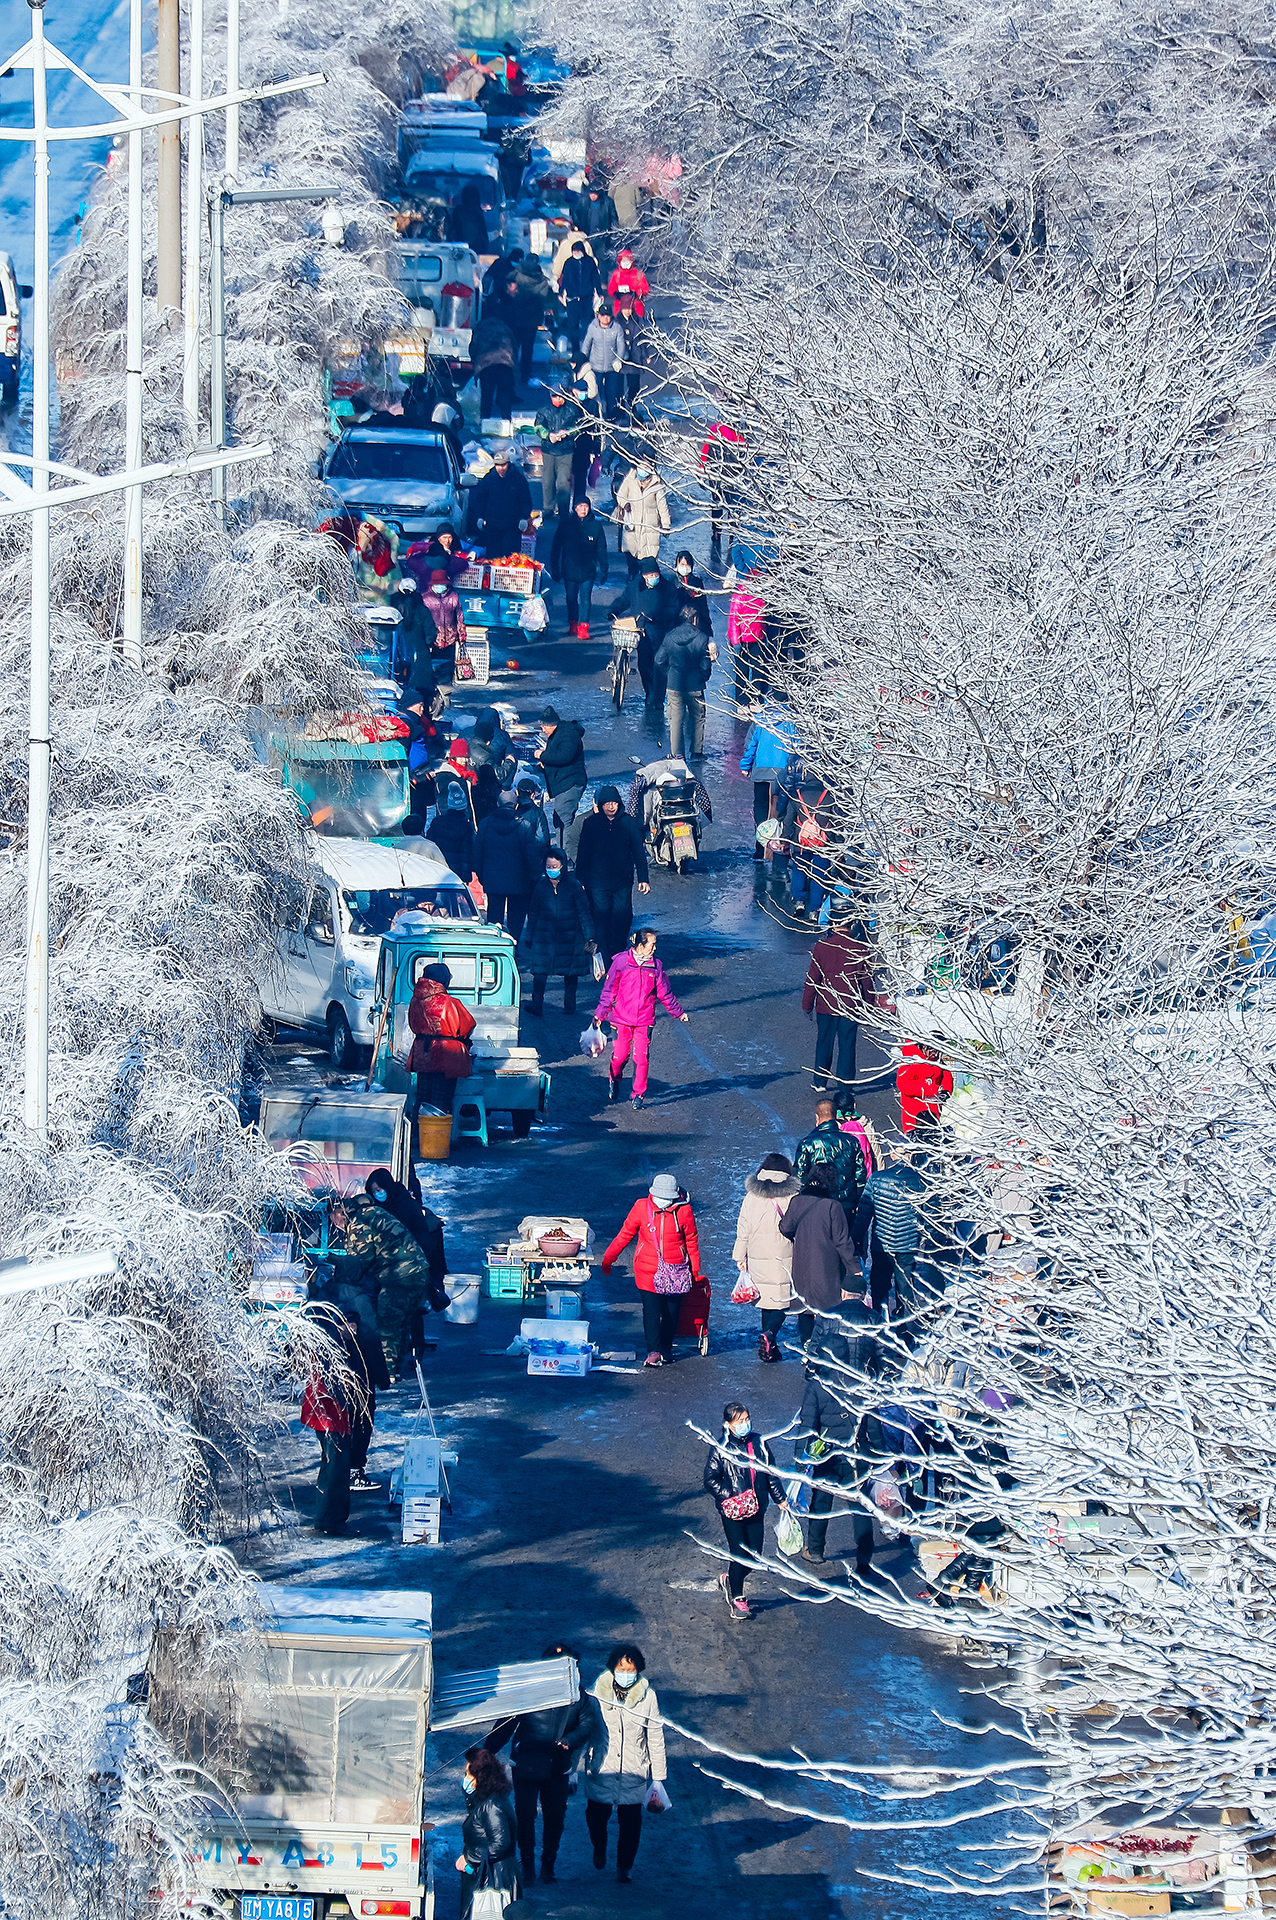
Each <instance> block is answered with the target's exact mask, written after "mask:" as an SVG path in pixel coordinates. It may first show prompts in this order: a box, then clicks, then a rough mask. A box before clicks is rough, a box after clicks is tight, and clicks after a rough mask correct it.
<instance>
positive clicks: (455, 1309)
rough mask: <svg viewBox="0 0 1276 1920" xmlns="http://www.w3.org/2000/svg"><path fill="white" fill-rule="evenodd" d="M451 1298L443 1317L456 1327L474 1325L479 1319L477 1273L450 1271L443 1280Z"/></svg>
mask: <svg viewBox="0 0 1276 1920" xmlns="http://www.w3.org/2000/svg"><path fill="white" fill-rule="evenodd" d="M443 1284H444V1286H445V1287H446V1288H447V1291H448V1293H449V1294H450V1296H451V1298H450V1300H449V1303H448V1306H447V1309H446V1311H445V1312H444V1315H443V1318H444V1319H445V1320H450V1321H451V1322H452V1325H453V1326H454V1327H472V1326H473V1325H474V1322H475V1321H476V1320H477V1319H478V1303H479V1277H478V1275H477V1274H476V1273H449V1275H448V1276H447V1279H446V1280H445V1281H444V1282H443Z"/></svg>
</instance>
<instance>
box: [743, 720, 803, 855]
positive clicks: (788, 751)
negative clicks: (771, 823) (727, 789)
mask: <svg viewBox="0 0 1276 1920" xmlns="http://www.w3.org/2000/svg"><path fill="white" fill-rule="evenodd" d="M796 756H797V732H796V729H795V728H794V725H793V721H792V718H791V717H790V715H789V713H788V710H787V709H786V708H784V707H781V706H779V705H772V706H771V707H769V708H768V709H767V710H766V711H765V712H764V713H761V714H759V715H758V718H757V719H756V720H755V721H754V723H753V725H752V726H751V727H750V728H749V732H748V737H747V738H746V740H745V743H744V752H743V753H742V754H741V755H740V772H741V773H742V774H743V775H744V777H745V779H746V780H750V779H751V780H752V781H753V824H754V827H755V829H756V828H757V827H760V826H761V825H762V822H763V821H764V820H777V821H778V819H779V817H780V814H781V813H782V811H783V807H782V805H781V803H780V802H781V796H783V797H784V799H785V800H786V801H787V795H788V787H789V784H790V782H791V780H792V777H793V773H792V770H793V767H794V763H795V760H796ZM763 857H764V848H763V845H762V843H761V841H759V839H758V837H757V834H756V831H755V833H754V838H753V858H754V859H755V860H761V859H762V858H763Z"/></svg>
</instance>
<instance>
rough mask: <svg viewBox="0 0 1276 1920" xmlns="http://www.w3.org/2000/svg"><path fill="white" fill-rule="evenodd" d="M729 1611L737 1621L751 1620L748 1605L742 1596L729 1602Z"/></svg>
mask: <svg viewBox="0 0 1276 1920" xmlns="http://www.w3.org/2000/svg"><path fill="white" fill-rule="evenodd" d="M731 1611H732V1613H733V1614H734V1615H735V1617H736V1619H737V1620H749V1619H751V1618H752V1615H751V1614H750V1612H749V1603H748V1601H747V1600H746V1599H744V1598H743V1596H742V1597H741V1598H740V1599H739V1600H733V1601H732V1602H731Z"/></svg>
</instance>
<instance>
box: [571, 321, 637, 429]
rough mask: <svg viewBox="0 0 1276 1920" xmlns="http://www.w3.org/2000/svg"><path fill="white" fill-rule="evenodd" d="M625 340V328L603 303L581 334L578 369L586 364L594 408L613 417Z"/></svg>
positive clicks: (618, 391)
mask: <svg viewBox="0 0 1276 1920" xmlns="http://www.w3.org/2000/svg"><path fill="white" fill-rule="evenodd" d="M627 347H628V342H627V341H626V339H625V329H624V327H623V326H622V325H621V323H620V321H619V320H617V319H616V318H615V316H614V315H613V314H612V313H611V311H610V309H609V308H607V307H600V308H599V310H598V312H597V313H596V314H595V315H594V317H593V319H592V320H591V321H590V323H589V325H588V326H587V327H586V328H585V332H584V334H583V336H582V338H581V343H580V355H581V366H580V371H581V373H582V374H583V373H584V372H585V369H586V368H588V369H589V371H590V372H591V373H592V374H593V376H594V379H595V381H596V382H597V385H598V411H599V413H600V414H601V415H602V417H603V418H604V419H606V420H614V419H615V417H616V408H617V406H618V405H619V402H620V386H621V375H622V373H623V371H624V365H625V353H626V351H627Z"/></svg>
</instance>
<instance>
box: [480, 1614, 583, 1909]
mask: <svg viewBox="0 0 1276 1920" xmlns="http://www.w3.org/2000/svg"><path fill="white" fill-rule="evenodd" d="M564 1655H566V1656H567V1657H568V1658H569V1659H572V1660H575V1659H576V1658H577V1654H576V1649H575V1648H574V1647H569V1646H568V1645H567V1644H566V1642H565V1641H562V1640H556V1641H555V1642H554V1644H553V1646H552V1647H546V1649H545V1651H544V1653H543V1654H542V1655H541V1659H542V1660H560V1659H562V1657H563V1656H564ZM592 1730H593V1720H592V1715H591V1713H590V1709H589V1696H588V1695H587V1694H584V1693H582V1694H581V1696H580V1698H579V1699H578V1700H575V1701H573V1703H572V1704H571V1705H570V1706H566V1707H546V1708H545V1709H544V1710H543V1711H542V1712H539V1713H520V1714H511V1716H510V1717H509V1719H508V1720H498V1721H497V1723H496V1725H495V1726H494V1727H493V1728H492V1731H491V1732H490V1733H489V1734H488V1736H487V1739H486V1740H485V1741H484V1742H483V1745H484V1746H485V1747H486V1748H487V1750H488V1752H489V1753H499V1752H500V1750H501V1748H502V1747H503V1746H504V1745H505V1744H506V1742H507V1741H511V1742H512V1744H511V1746H510V1759H511V1760H512V1761H513V1763H514V1817H515V1819H516V1820H517V1822H518V1851H519V1856H520V1858H521V1859H522V1863H523V1878H524V1880H526V1881H529V1882H530V1881H532V1880H534V1879H535V1878H536V1802H537V1799H538V1798H539V1800H540V1803H541V1812H542V1814H543V1815H544V1817H545V1831H544V1833H543V1835H542V1836H541V1880H542V1882H543V1883H546V1884H553V1882H554V1881H555V1879H556V1877H557V1876H556V1875H555V1873H554V1862H555V1860H556V1859H557V1858H558V1847H559V1842H560V1841H561V1840H562V1837H563V1826H564V1823H565V1822H566V1819H567V1776H568V1774H569V1772H570V1771H571V1765H572V1761H573V1760H574V1759H575V1757H576V1755H577V1754H578V1753H579V1752H580V1750H581V1748H582V1747H584V1746H586V1745H588V1742H589V1739H590V1735H591V1733H592Z"/></svg>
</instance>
